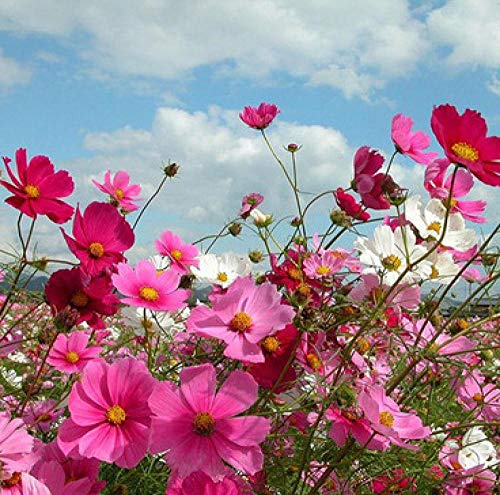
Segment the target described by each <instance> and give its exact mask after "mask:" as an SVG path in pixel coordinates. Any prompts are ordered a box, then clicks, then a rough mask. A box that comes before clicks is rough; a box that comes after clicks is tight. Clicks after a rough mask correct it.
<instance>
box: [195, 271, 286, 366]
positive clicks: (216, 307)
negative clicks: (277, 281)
mask: <svg viewBox="0 0 500 495" xmlns="http://www.w3.org/2000/svg"><path fill="white" fill-rule="evenodd" d="M294 316H295V311H294V310H293V308H292V307H291V306H287V305H285V304H282V303H281V296H280V294H279V292H278V291H277V290H276V287H275V286H274V285H272V284H270V283H268V282H266V283H264V284H261V285H255V283H254V281H253V280H252V278H251V277H245V278H238V279H237V280H236V281H235V282H233V284H232V285H231V286H230V287H229V289H228V290H227V292H226V293H225V294H220V295H217V296H214V297H213V300H212V307H211V308H209V307H207V306H197V307H196V308H194V309H193V311H192V312H191V315H190V317H189V319H188V321H187V328H188V331H190V332H191V333H195V334H197V335H200V336H202V337H207V338H210V337H215V338H217V339H220V340H222V341H224V342H225V343H226V344H227V347H226V349H225V350H224V356H226V357H228V358H231V359H239V360H241V361H246V362H251V363H263V362H264V361H265V358H264V354H263V352H262V348H261V346H260V345H259V343H260V342H261V341H262V340H263V339H265V338H266V337H268V336H269V335H273V334H275V333H276V332H277V331H278V330H281V329H283V328H285V326H286V325H288V324H289V323H291V322H292V320H293V317H294Z"/></svg>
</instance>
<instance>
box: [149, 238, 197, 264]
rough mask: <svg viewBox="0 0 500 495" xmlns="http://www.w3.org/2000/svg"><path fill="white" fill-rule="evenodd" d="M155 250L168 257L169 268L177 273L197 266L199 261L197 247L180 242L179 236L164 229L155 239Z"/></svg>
mask: <svg viewBox="0 0 500 495" xmlns="http://www.w3.org/2000/svg"><path fill="white" fill-rule="evenodd" d="M155 246H156V250H157V251H158V252H159V253H160V254H161V255H163V256H167V257H168V258H169V259H170V268H172V269H173V270H176V271H178V272H179V273H189V271H190V267H191V266H195V267H196V268H198V267H199V266H200V262H199V261H198V259H197V257H198V255H199V254H200V252H199V251H198V248H197V247H196V246H193V244H186V243H184V242H182V239H181V238H180V237H179V236H176V235H175V234H174V233H173V232H170V231H169V230H166V231H165V232H163V233H162V234H161V236H160V238H159V239H157V240H156V241H155Z"/></svg>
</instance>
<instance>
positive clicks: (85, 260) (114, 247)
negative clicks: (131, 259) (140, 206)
mask: <svg viewBox="0 0 500 495" xmlns="http://www.w3.org/2000/svg"><path fill="white" fill-rule="evenodd" d="M61 230H62V233H63V235H64V238H65V239H66V243H67V244H68V247H69V249H70V251H71V252H72V253H73V254H74V255H75V256H76V257H77V258H78V259H79V260H80V262H81V263H82V269H83V270H84V271H85V272H86V273H88V274H89V275H97V274H98V273H100V272H102V271H103V270H105V269H107V268H110V267H112V266H114V265H116V264H117V263H119V262H120V261H123V260H124V259H125V258H124V256H123V252H124V251H126V250H127V249H130V248H131V247H132V245H133V244H134V232H133V230H132V228H131V227H130V225H129V224H128V222H127V221H126V220H125V219H124V218H123V217H122V216H121V215H120V214H119V213H118V211H116V208H115V207H114V206H112V205H110V204H107V203H98V202H97V201H95V202H93V203H90V204H89V205H88V206H87V208H85V211H84V213H83V215H82V214H81V213H80V209H79V208H77V210H76V214H75V220H74V222H73V237H74V238H72V237H70V236H69V235H67V234H66V232H64V230H63V229H61Z"/></svg>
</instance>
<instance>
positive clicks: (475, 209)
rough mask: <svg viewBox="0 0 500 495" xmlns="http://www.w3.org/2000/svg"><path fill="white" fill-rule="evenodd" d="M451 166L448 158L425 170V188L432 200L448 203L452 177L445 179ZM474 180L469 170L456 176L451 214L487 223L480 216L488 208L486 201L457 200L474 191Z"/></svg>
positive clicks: (432, 164) (437, 161)
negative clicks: (459, 214)
mask: <svg viewBox="0 0 500 495" xmlns="http://www.w3.org/2000/svg"><path fill="white" fill-rule="evenodd" d="M449 166H450V161H449V160H448V159H447V158H442V159H440V160H436V161H434V162H432V163H431V164H430V165H429V166H428V167H427V169H426V170H425V178H424V186H425V188H426V189H427V191H429V194H430V196H431V198H438V199H441V200H442V201H443V202H445V203H446V202H447V201H448V198H449V196H450V188H451V182H452V175H451V174H450V175H448V177H447V178H446V179H445V176H446V171H447V170H448V168H449ZM473 185H474V179H473V178H472V175H471V174H470V172H469V171H468V170H465V169H460V170H458V171H457V172H456V174H455V183H454V185H453V194H452V197H451V212H452V213H457V212H458V213H461V214H462V216H463V217H464V218H466V219H467V220H470V221H471V222H476V223H485V222H486V218H484V217H482V216H480V215H481V214H482V213H483V212H484V209H485V208H486V205H487V203H486V201H481V200H477V201H461V200H459V199H457V198H461V197H463V196H465V195H466V194H467V193H469V191H470V190H471V189H472V186H473Z"/></svg>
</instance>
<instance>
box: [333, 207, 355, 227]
mask: <svg viewBox="0 0 500 495" xmlns="http://www.w3.org/2000/svg"><path fill="white" fill-rule="evenodd" d="M330 221H331V222H332V223H333V225H339V226H340V227H351V226H352V218H351V217H350V216H349V215H348V214H347V213H346V212H345V211H342V210H332V211H331V213H330Z"/></svg>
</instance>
